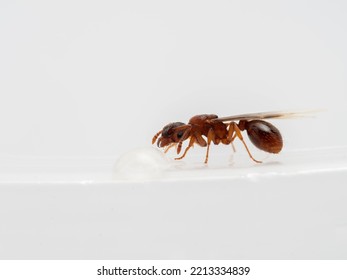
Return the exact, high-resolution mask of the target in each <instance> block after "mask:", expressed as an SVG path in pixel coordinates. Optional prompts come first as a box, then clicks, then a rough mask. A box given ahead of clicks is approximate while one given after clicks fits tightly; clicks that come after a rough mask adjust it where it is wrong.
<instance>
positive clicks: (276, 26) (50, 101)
mask: <svg viewBox="0 0 347 280" xmlns="http://www.w3.org/2000/svg"><path fill="white" fill-rule="evenodd" d="M346 11H347V4H346V2H345V1H302V0H300V1H58V2H52V1H49V2H47V1H29V2H28V1H5V0H3V1H1V3H0V34H1V37H0V61H1V63H0V94H1V99H0V127H1V137H0V155H2V156H57V155H59V156H114V157H117V156H118V155H120V154H122V153H124V152H125V151H128V150H131V149H133V148H134V147H137V146H143V145H149V144H150V141H151V138H152V136H153V134H154V133H155V132H157V131H158V130H159V129H161V128H162V127H163V126H164V125H165V124H167V123H168V122H171V121H183V122H186V121H188V119H189V118H190V117H191V116H192V115H195V114H201V113H214V114H218V115H219V116H227V115H233V114H239V113H249V112H258V111H268V110H306V109H325V110H326V111H325V112H324V113H320V114H319V116H318V117H317V118H316V119H314V120H303V121H285V122H283V123H281V124H280V125H279V126H280V128H282V129H284V136H285V140H286V141H287V143H288V144H289V145H287V147H288V148H307V147H321V146H339V145H344V144H345V143H346V140H347V136H346V132H345V130H344V129H342V127H343V125H344V124H343V123H342V120H343V119H345V103H346V102H345V100H346V98H345V95H346V76H347V69H346V65H347V53H346V49H347V36H346V30H347V17H346ZM286 127H288V129H286Z"/></svg>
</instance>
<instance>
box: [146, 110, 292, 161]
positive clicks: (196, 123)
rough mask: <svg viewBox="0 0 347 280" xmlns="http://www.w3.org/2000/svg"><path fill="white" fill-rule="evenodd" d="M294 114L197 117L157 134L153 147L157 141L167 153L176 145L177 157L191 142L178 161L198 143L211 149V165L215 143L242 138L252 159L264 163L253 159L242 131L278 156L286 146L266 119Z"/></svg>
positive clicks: (262, 147)
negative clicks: (212, 147) (185, 142)
mask: <svg viewBox="0 0 347 280" xmlns="http://www.w3.org/2000/svg"><path fill="white" fill-rule="evenodd" d="M293 115H296V114H295V113H282V112H267V113H256V114H244V115H237V116H230V117H223V118H218V116H217V115H213V114H211V115H207V114H205V115H196V116H194V117H192V118H191V119H190V120H189V122H188V124H184V123H181V122H174V123H169V124H168V125H166V126H164V128H163V129H162V130H160V131H159V132H158V133H157V134H156V135H154V137H153V139H152V144H154V143H155V142H156V141H157V145H158V147H160V148H165V152H167V151H168V150H169V149H170V148H172V147H174V146H175V147H176V148H177V149H176V150H177V154H179V153H180V152H181V149H182V143H183V141H185V140H188V139H189V143H188V146H187V148H186V149H185V150H184V153H183V155H182V156H180V157H178V158H175V159H177V160H178V159H182V158H184V157H185V155H186V154H187V152H188V150H189V149H190V148H191V147H193V145H194V144H195V143H197V144H198V145H199V146H201V147H207V150H206V157H205V163H207V162H208V154H209V149H210V145H211V143H213V144H215V145H218V144H220V143H222V144H225V145H229V144H232V145H233V141H234V140H235V138H238V139H240V140H241V142H242V143H243V145H244V147H245V148H246V150H247V153H248V155H249V156H250V158H251V159H252V160H253V161H255V162H257V163H260V162H261V161H259V160H256V159H255V158H254V157H253V156H252V154H251V152H250V151H249V149H248V147H247V145H246V143H245V141H244V140H243V136H242V133H241V132H242V131H247V134H248V137H249V139H250V140H251V142H252V143H253V144H254V145H255V146H256V147H257V148H258V149H260V150H263V151H265V152H268V153H274V154H277V153H279V152H280V151H281V150H282V147H283V140H282V136H281V133H280V132H279V130H278V129H277V128H276V127H275V126H273V125H272V124H271V123H269V122H266V121H264V120H263V119H274V118H286V117H290V116H293ZM236 121H238V123H236ZM159 136H160V137H159ZM204 137H205V138H206V139H205V138H204Z"/></svg>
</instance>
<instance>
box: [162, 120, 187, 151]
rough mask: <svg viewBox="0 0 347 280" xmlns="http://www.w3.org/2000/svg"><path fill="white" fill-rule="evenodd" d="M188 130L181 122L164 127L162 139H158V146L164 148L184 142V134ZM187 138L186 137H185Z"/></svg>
mask: <svg viewBox="0 0 347 280" xmlns="http://www.w3.org/2000/svg"><path fill="white" fill-rule="evenodd" d="M186 130H187V125H186V124H184V123H181V122H174V123H169V124H168V125H166V126H164V128H163V130H162V133H161V137H160V138H159V139H158V142H157V145H158V147H160V148H163V147H165V146H167V145H170V144H172V143H178V142H180V141H182V140H185V139H182V137H183V135H184V132H185V131H186ZM185 138H186V137H185Z"/></svg>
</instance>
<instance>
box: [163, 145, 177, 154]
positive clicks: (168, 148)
mask: <svg viewBox="0 0 347 280" xmlns="http://www.w3.org/2000/svg"><path fill="white" fill-rule="evenodd" d="M176 144H177V143H171V144H169V146H167V147H166V148H165V150H164V153H167V152H168V150H170V149H171V148H172V147H174V146H176Z"/></svg>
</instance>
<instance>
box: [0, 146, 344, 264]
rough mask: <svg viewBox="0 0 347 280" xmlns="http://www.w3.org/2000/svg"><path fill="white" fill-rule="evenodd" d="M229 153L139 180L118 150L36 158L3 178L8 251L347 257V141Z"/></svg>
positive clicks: (62, 255) (31, 254) (3, 243)
mask: <svg viewBox="0 0 347 280" xmlns="http://www.w3.org/2000/svg"><path fill="white" fill-rule="evenodd" d="M138 152H139V153H140V154H141V153H143V149H142V150H138ZM221 156H224V154H223V153H219V154H218V153H217V154H215V157H221ZM153 160H154V161H155V160H156V159H155V156H154V159H153ZM157 160H158V159H157ZM236 160H237V161H236ZM159 161H161V159H160V160H159ZM147 162H148V161H147ZM169 162H170V161H169ZM221 162H222V160H221V159H219V160H216V159H215V162H214V163H213V162H212V163H211V164H210V165H209V166H205V165H204V164H203V163H201V162H200V161H199V160H198V159H197V157H193V158H191V159H190V161H187V162H171V164H170V166H169V168H168V169H167V170H163V171H162V178H161V179H156V180H153V179H151V180H149V178H144V179H145V180H142V181H139V180H138V179H139V178H138V176H137V175H136V174H135V177H134V178H132V179H131V178H130V180H129V179H127V180H124V178H121V179H117V178H115V177H113V176H114V174H112V161H111V159H103V160H100V159H99V160H97V159H89V160H86V159H85V160H84V161H83V163H84V164H82V162H81V161H80V160H78V161H77V160H75V161H71V160H70V161H65V160H62V159H61V161H60V164H62V165H61V166H59V164H58V163H59V162H58V161H57V160H54V161H51V162H49V161H47V160H43V159H40V160H37V159H36V167H38V166H41V167H40V168H38V169H37V170H35V168H33V166H35V165H34V164H33V162H31V163H30V164H29V165H27V167H29V166H30V168H31V169H27V173H26V174H24V173H22V176H24V177H22V178H20V176H17V177H16V178H17V181H16V180H15V179H12V182H11V183H9V182H7V183H2V184H0V192H1V196H0V220H1V225H0V248H1V250H0V258H11V259H12V258H13V259H22V258H28V259H33V258H34V259H36V258H40V259H42V258H43V259H47V258H54V259H66V258H68V259H74V258H77V259H89V258H92V259H105V258H106V259H108V258H110V259H111V258H112V259H171V258H175V259H185V258H191V259H214V258H216V259H345V258H347V206H346V205H347V204H346V200H347V188H346V184H345V183H346V179H347V149H346V147H341V148H339V149H337V148H335V149H333V148H332V149H325V150H308V151H303V150H302V151H287V152H284V154H283V155H282V156H278V158H277V159H271V158H268V159H267V160H266V162H265V163H264V164H255V163H253V162H251V161H250V160H249V158H248V156H247V155H246V154H243V155H242V154H241V155H235V162H234V163H233V164H232V166H230V164H229V165H228V164H225V165H222V163H221ZM226 162H228V161H227V160H226ZM52 163H54V164H52ZM67 163H69V165H68V164H67ZM155 164H156V163H155ZM155 164H154V165H155ZM42 166H46V169H45V171H43V170H44V169H43V168H42ZM106 167H107V168H106ZM21 168H24V166H22V167H21ZM77 170H78V171H79V172H77ZM148 170H149V169H148V168H146V169H145V171H146V172H147V171H148ZM38 171H39V172H38ZM95 171H99V172H95ZM16 174H18V172H17V173H16ZM157 175H158V174H157ZM9 176H11V174H9ZM21 179H22V180H24V182H25V183H23V182H21ZM2 180H3V182H4V178H2Z"/></svg>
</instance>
